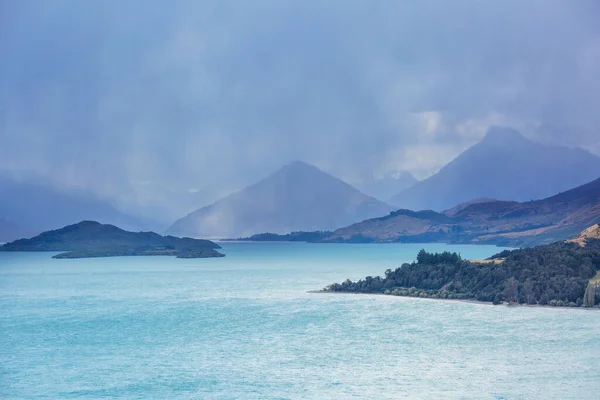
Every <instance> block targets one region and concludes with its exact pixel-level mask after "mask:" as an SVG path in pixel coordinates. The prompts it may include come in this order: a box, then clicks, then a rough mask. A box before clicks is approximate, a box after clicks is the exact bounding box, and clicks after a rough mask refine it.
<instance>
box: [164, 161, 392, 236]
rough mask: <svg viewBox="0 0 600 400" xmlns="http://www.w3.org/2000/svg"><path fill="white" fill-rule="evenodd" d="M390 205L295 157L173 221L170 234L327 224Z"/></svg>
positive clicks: (304, 228)
mask: <svg viewBox="0 0 600 400" xmlns="http://www.w3.org/2000/svg"><path fill="white" fill-rule="evenodd" d="M390 210H391V208H390V207H389V206H388V205H387V204H385V203H382V202H381V201H379V200H377V199H375V198H372V197H369V196H367V195H365V194H363V193H361V192H360V191H358V190H357V189H355V188H353V187H352V186H350V185H348V184H347V183H345V182H343V181H341V180H340V179H337V178H335V177H333V176H331V175H329V174H327V173H325V172H323V171H321V170H320V169H318V168H317V167H314V166H312V165H309V164H306V163H304V162H300V161H295V162H292V163H291V164H289V165H286V166H285V167H283V168H282V169H280V170H279V171H277V172H276V173H275V174H273V175H271V176H269V177H268V178H266V179H263V180H261V181H260V182H258V183H256V184H254V185H252V186H249V187H247V188H245V189H243V190H241V191H239V192H237V193H234V194H231V195H229V196H227V197H225V198H223V199H221V200H219V201H217V202H215V203H214V204H212V205H210V206H207V207H203V208H201V209H199V210H196V211H194V212H192V213H190V214H189V215H187V216H185V217H183V218H181V219H179V220H178V221H176V222H175V223H174V224H173V225H172V226H171V227H170V228H169V229H168V232H169V233H170V234H175V235H187V236H196V237H199V236H202V237H238V236H249V235H252V234H256V233H262V232H273V233H287V232H291V231H314V230H331V229H335V228H337V227H340V226H344V225H348V224H351V223H353V222H356V221H361V220H363V219H365V218H372V217H375V216H378V215H382V214H387V213H388V212H389V211H390Z"/></svg>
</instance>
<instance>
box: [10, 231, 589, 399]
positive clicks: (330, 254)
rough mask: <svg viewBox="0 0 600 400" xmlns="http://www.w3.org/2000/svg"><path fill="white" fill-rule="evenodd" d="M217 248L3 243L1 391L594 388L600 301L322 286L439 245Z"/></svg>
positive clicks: (127, 393) (274, 393) (425, 392)
mask: <svg viewBox="0 0 600 400" xmlns="http://www.w3.org/2000/svg"><path fill="white" fill-rule="evenodd" d="M222 246H223V252H224V253H225V254H226V255H227V257H225V258H221V259H200V260H178V259H174V258H170V257H122V258H104V259H86V260H53V259H51V258H50V256H51V255H52V254H49V253H0V311H1V312H0V333H1V335H0V398H7V399H21V398H22V399H42V398H47V399H58V398H61V399H62V398H120V399H175V398H177V399H179V398H181V399H351V398H356V399H373V398H377V399H388V398H389V399H396V398H411V399H439V398H451V399H473V398H477V399H548V398H560V399H591V398H598V396H599V393H600V372H599V371H600V351H598V350H599V349H600V313H599V312H597V311H595V310H583V309H582V310H573V309H552V308H540V307H507V306H491V305H486V304H472V303H463V302H456V301H437V300H428V299H414V298H404V297H392V296H376V295H352V294H313V293H307V291H309V290H315V289H321V288H323V287H324V286H326V285H327V284H330V283H333V282H341V281H343V280H345V279H346V278H350V279H352V280H356V279H358V278H362V277H365V276H367V275H382V274H383V272H384V271H385V270H386V269H387V268H391V269H393V268H396V267H398V266H399V265H400V264H401V263H403V262H408V261H412V260H413V259H414V258H415V256H416V253H417V252H418V250H419V249H421V248H425V249H426V250H428V251H443V250H451V251H457V252H460V253H461V254H462V255H463V257H466V258H485V257H488V256H490V255H492V254H494V253H496V252H499V251H500V250H502V249H499V248H497V247H492V246H452V245H442V244H423V245H419V244H364V245H361V244H356V245H348V244H305V243H236V242H229V243H222Z"/></svg>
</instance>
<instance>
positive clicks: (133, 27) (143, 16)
mask: <svg viewBox="0 0 600 400" xmlns="http://www.w3.org/2000/svg"><path fill="white" fill-rule="evenodd" d="M0 8H1V9H0V15H1V17H0V54H1V56H2V60H3V61H2V63H0V86H1V87H2V88H3V89H2V90H1V91H0V140H1V146H0V169H3V170H7V169H10V170H12V171H18V172H19V173H29V174H42V175H44V176H47V177H48V179H51V180H53V181H55V182H56V183H58V184H62V185H73V186H83V187H88V188H90V189H92V190H94V191H96V192H97V193H99V194H102V195H105V196H108V197H114V198H117V199H119V200H120V201H129V202H130V203H142V204H145V205H152V204H154V205H158V204H160V203H164V202H167V201H168V200H169V199H170V198H171V197H169V196H170V195H169V193H177V192H187V191H189V189H194V190H198V193H196V195H197V197H196V198H195V199H196V200H194V201H198V202H204V201H210V200H213V199H215V198H216V197H218V196H220V195H222V194H224V193H228V192H230V191H232V190H235V189H239V188H241V187H242V186H245V185H246V184H248V183H251V182H252V181H254V180H255V179H258V178H260V177H262V176H264V175H265V174H268V173H270V172H273V171H274V170H276V169H277V168H278V167H279V166H280V165H282V164H284V163H287V162H289V161H291V160H293V159H302V160H305V161H307V162H310V163H314V164H316V165H318V166H319V167H321V168H323V169H324V170H327V171H329V172H331V173H333V174H336V175H338V176H340V177H343V178H345V179H347V180H348V181H351V182H352V181H360V180H361V179H363V178H364V177H365V176H368V175H370V174H379V175H381V174H384V173H388V172H393V171H394V170H398V169H404V170H410V171H412V172H414V173H415V174H416V175H418V176H420V177H424V176H427V175H429V174H431V173H433V172H435V170H436V169H438V168H440V167H441V166H442V165H443V163H444V162H446V161H448V160H450V159H452V157H454V156H455V155H456V154H457V153H458V152H460V151H461V150H463V149H464V148H466V147H467V146H469V145H471V144H473V143H474V142H476V141H477V140H478V139H479V138H480V137H481V136H482V135H483V134H484V132H485V130H486V129H487V127H488V126H490V125H493V124H495V125H502V124H504V125H510V126H514V127H517V128H519V129H521V130H522V131H523V132H524V133H525V134H526V135H528V136H529V137H531V138H533V139H535V140H539V141H547V142H552V143H563V144H569V145H575V146H586V147H587V148H590V149H592V150H596V151H597V149H598V148H600V146H599V144H598V142H600V134H598V126H599V125H600V114H598V112H597V110H598V109H599V108H600V96H599V93H600V80H599V78H598V76H597V71H599V70H600V27H598V24H597V20H598V17H599V16H600V6H598V4H597V2H595V1H593V0H591V1H576V2H575V1H569V0H564V1H558V0H530V1H517V0H508V1H500V0H496V1H485V2H483V1H481V2H475V1H471V0H462V1H461V0H458V1H452V2H449V1H441V0H439V1H403V2H399V1H379V2H371V1H328V2H318V1H301V2H300V1H290V2H281V1H275V0H270V1H265V0H257V1H247V2H239V1H237V2H234V1H211V2H205V1H194V0H183V1H172V2H163V1H160V2H159V1H142V0H130V1H127V2H119V1H116V0H109V1H85V2H82V1H76V0H62V1H60V0H49V1H44V2H39V1H27V0H23V1H19V2H3V3H2V5H0ZM198 205H201V204H198ZM172 208H175V210H171V212H172V213H177V212H179V210H178V209H177V206H176V205H173V207H172Z"/></svg>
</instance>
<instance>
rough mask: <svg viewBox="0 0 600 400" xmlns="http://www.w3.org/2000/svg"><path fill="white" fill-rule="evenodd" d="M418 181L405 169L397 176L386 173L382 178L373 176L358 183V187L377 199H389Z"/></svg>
mask: <svg viewBox="0 0 600 400" xmlns="http://www.w3.org/2000/svg"><path fill="white" fill-rule="evenodd" d="M417 182H418V180H417V179H416V178H415V177H414V176H413V175H412V174H411V173H410V172H406V171H404V172H401V173H400V174H399V175H397V176H394V175H386V176H383V177H382V178H380V179H375V178H373V177H371V178H370V179H367V180H365V181H364V182H363V183H361V184H360V185H358V186H357V189H358V190H360V191H361V192H363V193H365V194H367V195H369V196H372V197H375V198H376V199H379V200H382V201H387V200H388V199H389V198H390V197H392V196H393V195H395V194H396V193H398V192H399V191H402V190H404V189H408V188H409V187H411V186H413V185H414V184H415V183H417Z"/></svg>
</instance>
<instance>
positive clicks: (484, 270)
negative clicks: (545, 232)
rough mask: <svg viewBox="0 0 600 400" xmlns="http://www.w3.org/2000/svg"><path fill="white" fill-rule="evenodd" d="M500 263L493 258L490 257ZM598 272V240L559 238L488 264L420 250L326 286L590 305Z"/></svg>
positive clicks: (594, 300)
mask: <svg viewBox="0 0 600 400" xmlns="http://www.w3.org/2000/svg"><path fill="white" fill-rule="evenodd" d="M501 259H503V261H501V262H493V261H494V260H498V261H500V260H501ZM598 270H600V240H590V241H588V245H587V246H586V247H581V246H579V245H578V244H575V243H564V242H557V243H553V244H550V245H545V246H538V247H532V248H524V249H519V250H512V251H503V252H502V253H499V254H497V255H495V256H493V257H491V258H490V259H489V260H488V262H470V261H467V260H464V259H462V258H461V257H460V255H459V254H456V253H449V252H444V253H441V254H439V253H428V252H426V251H425V250H421V251H420V252H419V254H418V255H417V261H416V262H413V263H411V264H403V265H402V266H401V267H400V268H397V269H396V270H394V271H392V270H387V271H385V276H384V277H379V276H378V277H371V276H368V277H366V278H364V279H361V280H359V281H358V282H352V281H350V280H346V281H345V282H343V283H341V284H338V283H335V284H332V285H329V286H328V287H327V288H325V290H327V291H331V292H356V293H385V294H392V295H400V296H417V297H432V298H449V299H473V300H479V301H489V302H494V303H495V304H499V303H501V302H509V303H521V304H540V305H547V304H548V305H553V306H582V305H583V306H592V305H594V304H597V303H598V294H599V292H600V291H599V290H596V287H595V286H594V285H593V284H589V281H590V279H591V278H593V277H594V276H595V275H596V272H597V271H598Z"/></svg>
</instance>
